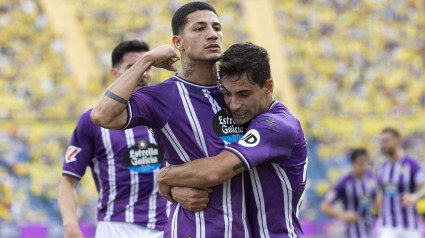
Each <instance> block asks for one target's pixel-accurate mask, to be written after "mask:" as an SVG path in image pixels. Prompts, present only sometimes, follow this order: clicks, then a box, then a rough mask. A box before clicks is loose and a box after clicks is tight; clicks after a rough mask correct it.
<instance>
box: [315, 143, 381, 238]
mask: <svg viewBox="0 0 425 238" xmlns="http://www.w3.org/2000/svg"><path fill="white" fill-rule="evenodd" d="M350 160H351V165H352V172H351V173H350V174H349V175H347V176H345V177H344V178H342V179H341V180H340V181H339V182H338V183H337V185H336V186H335V187H334V188H333V189H332V190H330V191H329V192H328V193H327V194H326V196H325V198H324V200H323V202H322V205H321V207H320V209H321V211H322V212H323V213H325V214H326V215H328V216H332V217H336V218H338V219H341V220H343V221H344V223H345V230H344V235H345V237H349V238H362V237H364V238H371V237H373V230H372V229H373V216H372V206H373V205H374V201H375V198H376V191H377V183H376V178H375V176H374V175H373V173H372V171H370V169H369V157H368V154H367V151H366V149H364V148H358V149H354V150H353V151H352V152H351V154H350ZM336 201H341V202H342V204H343V210H337V209H335V208H334V207H333V206H332V203H334V202H336Z"/></svg>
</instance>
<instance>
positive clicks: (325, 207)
mask: <svg viewBox="0 0 425 238" xmlns="http://www.w3.org/2000/svg"><path fill="white" fill-rule="evenodd" d="M320 210H321V211H322V213H324V214H326V215H328V216H330V217H335V218H339V219H341V218H342V216H343V212H342V211H340V210H336V209H334V208H333V207H332V204H330V203H329V202H324V203H322V205H321V206H320Z"/></svg>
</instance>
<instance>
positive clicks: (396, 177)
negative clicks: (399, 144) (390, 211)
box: [391, 161, 403, 227]
mask: <svg viewBox="0 0 425 238" xmlns="http://www.w3.org/2000/svg"><path fill="white" fill-rule="evenodd" d="M401 165H402V164H401V161H398V162H397V163H395V165H394V173H393V176H392V178H391V180H392V182H393V183H394V184H395V185H396V186H397V188H398V185H399V182H400V173H401ZM393 199H394V212H395V219H396V227H403V212H402V207H401V193H398V194H397V196H395V197H393Z"/></svg>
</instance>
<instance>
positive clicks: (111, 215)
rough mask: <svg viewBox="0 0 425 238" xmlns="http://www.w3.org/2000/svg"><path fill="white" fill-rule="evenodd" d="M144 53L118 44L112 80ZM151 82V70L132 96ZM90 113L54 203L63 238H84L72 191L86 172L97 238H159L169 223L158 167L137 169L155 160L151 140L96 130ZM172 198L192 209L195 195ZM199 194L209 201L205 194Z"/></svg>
mask: <svg viewBox="0 0 425 238" xmlns="http://www.w3.org/2000/svg"><path fill="white" fill-rule="evenodd" d="M147 51H149V46H148V45H147V44H146V43H145V42H142V41H136V40H133V41H125V42H122V43H120V44H118V45H117V46H116V47H115V49H114V50H113V52H112V69H111V71H110V74H111V76H112V77H113V78H114V79H118V78H119V77H120V76H121V75H122V74H123V73H124V72H125V71H127V69H129V68H130V67H131V66H132V65H133V64H134V63H135V62H136V61H137V60H138V59H139V58H140V57H142V56H143V55H144V54H145V53H146V52H147ZM151 76H152V73H151V70H150V69H148V70H146V71H145V72H144V73H143V74H142V75H141V77H139V79H138V81H137V86H136V90H137V89H139V88H141V87H144V86H147V85H148V84H149V81H150V80H151ZM90 112H91V109H90V110H88V111H87V112H85V113H84V114H83V115H82V116H81V117H80V119H79V121H78V123H77V126H76V128H75V130H74V132H73V135H72V137H71V141H70V144H69V147H68V150H67V152H66V158H65V161H64V163H63V172H62V174H63V178H62V181H61V183H60V186H59V194H58V202H59V208H60V211H61V214H62V219H63V226H64V230H65V237H83V235H82V233H81V230H80V228H79V225H78V220H77V214H76V211H77V205H78V198H77V191H76V187H77V184H78V182H79V181H80V179H81V177H82V176H83V175H84V173H85V171H86V168H87V167H90V168H91V170H92V174H93V179H94V181H95V184H96V188H97V191H98V193H99V202H98V214H97V216H98V225H97V231H96V237H102V238H104V237H162V236H163V230H164V229H165V226H166V223H167V219H168V217H167V213H166V209H167V201H166V200H165V199H164V198H163V197H161V196H159V195H158V192H157V182H156V180H157V176H158V170H159V166H161V161H160V160H158V162H157V163H152V164H149V165H142V164H141V163H140V161H143V160H146V159H147V158H148V157H149V156H160V155H154V154H153V152H155V150H157V146H156V143H155V140H154V138H153V137H152V135H151V133H150V132H149V131H148V128H147V127H143V126H140V127H135V128H133V129H128V130H124V131H120V130H108V129H104V128H101V127H98V126H96V125H94V124H93V123H92V121H91V120H90ZM152 151H153V152H152ZM146 155H147V156H146ZM173 192H174V193H175V194H176V196H177V197H182V198H187V197H189V198H190V201H189V200H188V201H183V202H182V203H183V205H188V206H189V207H190V208H191V207H194V209H196V208H197V207H196V206H197V203H196V202H197V200H196V198H197V197H196V196H197V191H196V190H193V189H186V188H174V189H173ZM204 194H205V196H204V197H205V198H206V199H208V197H207V196H208V193H206V192H204ZM190 202H192V203H193V204H192V203H190ZM202 203H204V204H205V203H206V202H205V201H202ZM203 208H205V206H201V207H200V209H203Z"/></svg>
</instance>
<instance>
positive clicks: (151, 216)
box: [147, 168, 159, 229]
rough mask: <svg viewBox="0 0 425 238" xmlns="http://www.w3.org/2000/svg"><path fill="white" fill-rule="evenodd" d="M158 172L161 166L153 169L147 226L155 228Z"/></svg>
mask: <svg viewBox="0 0 425 238" xmlns="http://www.w3.org/2000/svg"><path fill="white" fill-rule="evenodd" d="M158 174H159V168H157V169H155V170H154V171H152V176H153V187H154V188H153V189H152V193H151V195H149V211H148V224H147V227H148V228H150V229H155V223H156V199H157V197H158V185H157V184H158Z"/></svg>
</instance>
